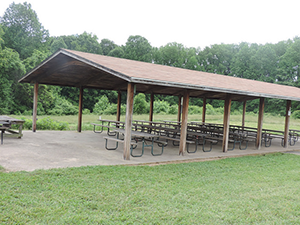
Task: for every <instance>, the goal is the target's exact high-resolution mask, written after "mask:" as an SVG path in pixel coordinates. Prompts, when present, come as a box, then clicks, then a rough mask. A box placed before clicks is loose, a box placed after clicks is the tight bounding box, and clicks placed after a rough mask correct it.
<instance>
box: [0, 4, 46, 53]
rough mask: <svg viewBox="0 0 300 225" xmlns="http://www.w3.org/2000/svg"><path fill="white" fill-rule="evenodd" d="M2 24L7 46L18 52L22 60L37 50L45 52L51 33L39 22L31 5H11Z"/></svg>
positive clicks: (2, 18)
mask: <svg viewBox="0 0 300 225" xmlns="http://www.w3.org/2000/svg"><path fill="white" fill-rule="evenodd" d="M0 22H1V24H2V27H3V30H4V32H5V34H4V35H3V40H4V42H5V46H6V47H8V48H12V49H14V50H16V51H17V52H18V53H19V54H20V58H21V59H26V58H28V57H30V56H31V55H32V53H33V51H34V50H35V49H36V50H45V43H46V41H47V39H48V38H49V32H48V30H45V29H44V27H43V26H42V24H41V23H40V22H39V20H38V17H37V14H36V12H35V11H34V10H33V9H32V8H31V4H28V3H27V2H24V3H23V4H21V3H20V4H16V3H12V4H10V6H9V8H7V9H6V11H5V13H4V16H3V17H1V20H0Z"/></svg>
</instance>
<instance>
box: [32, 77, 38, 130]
mask: <svg viewBox="0 0 300 225" xmlns="http://www.w3.org/2000/svg"><path fill="white" fill-rule="evenodd" d="M38 92H39V84H38V83H35V84H34V91H33V112H32V131H33V132H36V117H37V103H38Z"/></svg>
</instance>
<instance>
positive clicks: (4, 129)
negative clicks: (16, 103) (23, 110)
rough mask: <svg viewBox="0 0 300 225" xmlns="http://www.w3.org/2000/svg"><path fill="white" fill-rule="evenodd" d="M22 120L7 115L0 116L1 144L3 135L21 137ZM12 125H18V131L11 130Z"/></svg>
mask: <svg viewBox="0 0 300 225" xmlns="http://www.w3.org/2000/svg"><path fill="white" fill-rule="evenodd" d="M24 122H25V121H24V120H20V119H15V118H12V117H9V116H0V130H1V144H3V137H4V136H9V137H17V138H21V137H22V136H23V133H22V130H23V124H24ZM12 125H16V126H18V131H15V130H13V129H12Z"/></svg>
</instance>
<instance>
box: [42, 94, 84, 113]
mask: <svg viewBox="0 0 300 225" xmlns="http://www.w3.org/2000/svg"><path fill="white" fill-rule="evenodd" d="M77 113H78V107H77V106H74V105H72V103H71V102H69V101H68V100H66V99H64V98H58V99H56V101H55V107H54V108H53V109H51V110H49V112H48V114H49V115H60V116H61V115H76V114H77Z"/></svg>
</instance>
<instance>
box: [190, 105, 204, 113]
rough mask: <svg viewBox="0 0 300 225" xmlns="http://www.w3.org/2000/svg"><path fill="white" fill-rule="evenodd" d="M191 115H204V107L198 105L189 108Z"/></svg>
mask: <svg viewBox="0 0 300 225" xmlns="http://www.w3.org/2000/svg"><path fill="white" fill-rule="evenodd" d="M189 114H191V115H192V114H202V107H200V106H196V105H191V106H189Z"/></svg>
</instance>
